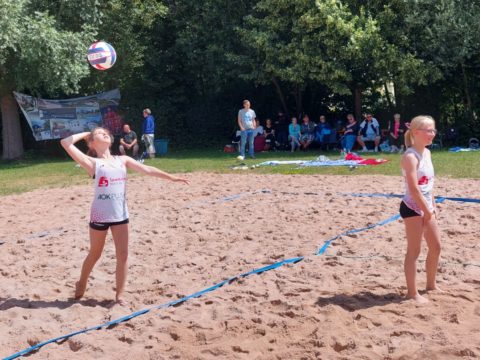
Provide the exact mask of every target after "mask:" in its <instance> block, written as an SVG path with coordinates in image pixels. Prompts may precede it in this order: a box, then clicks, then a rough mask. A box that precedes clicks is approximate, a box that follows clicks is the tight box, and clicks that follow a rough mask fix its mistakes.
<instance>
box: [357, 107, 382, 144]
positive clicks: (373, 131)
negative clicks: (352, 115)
mask: <svg viewBox="0 0 480 360" xmlns="http://www.w3.org/2000/svg"><path fill="white" fill-rule="evenodd" d="M357 141H358V143H359V144H360V146H361V147H362V151H367V147H366V145H365V142H366V141H372V142H373V143H374V144H375V152H378V145H379V144H380V124H379V123H378V121H377V119H375V118H374V117H373V116H372V114H367V116H366V118H365V120H363V121H362V123H361V124H360V129H359V131H358V138H357Z"/></svg>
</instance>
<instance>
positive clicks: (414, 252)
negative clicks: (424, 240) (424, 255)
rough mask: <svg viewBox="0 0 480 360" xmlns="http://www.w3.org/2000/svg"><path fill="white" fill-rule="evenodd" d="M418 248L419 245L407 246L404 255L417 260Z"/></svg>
mask: <svg viewBox="0 0 480 360" xmlns="http://www.w3.org/2000/svg"><path fill="white" fill-rule="evenodd" d="M420 250H421V249H420V247H414V248H408V249H407V254H406V255H405V257H406V258H408V259H412V260H417V259H418V257H419V256H420Z"/></svg>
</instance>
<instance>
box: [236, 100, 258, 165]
mask: <svg viewBox="0 0 480 360" xmlns="http://www.w3.org/2000/svg"><path fill="white" fill-rule="evenodd" d="M256 117H257V115H256V114H255V111H253V110H252V109H250V101H248V100H243V109H240V110H239V111H238V116H237V121H238V126H239V127H240V155H239V156H238V157H237V159H238V160H244V159H245V146H246V145H247V140H248V154H249V155H250V157H251V158H252V159H255V154H254V150H253V140H254V138H255V131H254V130H255V127H256V126H255V118H256Z"/></svg>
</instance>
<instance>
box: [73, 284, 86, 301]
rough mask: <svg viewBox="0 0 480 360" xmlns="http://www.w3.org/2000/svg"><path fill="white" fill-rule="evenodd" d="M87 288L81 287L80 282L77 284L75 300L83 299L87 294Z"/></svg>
mask: <svg viewBox="0 0 480 360" xmlns="http://www.w3.org/2000/svg"><path fill="white" fill-rule="evenodd" d="M85 288H86V286H81V285H80V282H79V281H77V282H76V283H75V300H78V299H81V298H82V297H83V295H84V294H85Z"/></svg>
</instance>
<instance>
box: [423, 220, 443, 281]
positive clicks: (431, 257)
mask: <svg viewBox="0 0 480 360" xmlns="http://www.w3.org/2000/svg"><path fill="white" fill-rule="evenodd" d="M424 236H425V241H426V242H427V246H428V253H427V261H426V264H425V269H426V272H427V290H439V289H438V287H437V282H436V277H437V268H438V261H439V259H440V252H441V245H440V231H439V229H438V223H437V219H436V216H434V217H432V219H431V220H430V221H428V222H426V223H425V224H424Z"/></svg>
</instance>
